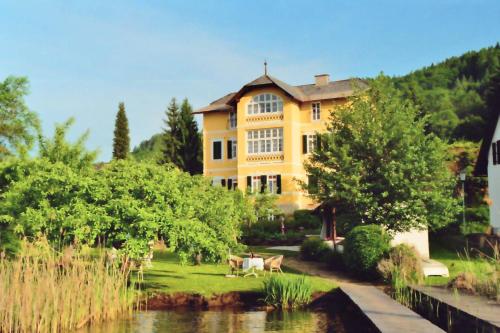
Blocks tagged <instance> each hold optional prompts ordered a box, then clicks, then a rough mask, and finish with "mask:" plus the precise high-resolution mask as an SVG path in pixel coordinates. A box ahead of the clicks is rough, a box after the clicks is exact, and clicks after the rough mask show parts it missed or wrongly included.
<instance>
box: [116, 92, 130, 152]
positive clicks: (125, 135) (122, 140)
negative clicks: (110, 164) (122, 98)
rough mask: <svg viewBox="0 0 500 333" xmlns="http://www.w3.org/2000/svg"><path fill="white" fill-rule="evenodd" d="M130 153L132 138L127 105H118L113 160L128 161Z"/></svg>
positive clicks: (121, 103)
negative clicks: (126, 109) (126, 110)
mask: <svg viewBox="0 0 500 333" xmlns="http://www.w3.org/2000/svg"><path fill="white" fill-rule="evenodd" d="M129 152H130V136H129V129H128V119H127V114H126V113H125V104H124V103H123V102H120V104H118V112H117V113H116V121H115V131H114V137H113V158H114V159H117V160H123V159H126V158H127V156H128V153H129Z"/></svg>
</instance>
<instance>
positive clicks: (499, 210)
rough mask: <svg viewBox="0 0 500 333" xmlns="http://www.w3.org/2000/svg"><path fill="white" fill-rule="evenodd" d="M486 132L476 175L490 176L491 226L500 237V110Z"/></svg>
mask: <svg viewBox="0 0 500 333" xmlns="http://www.w3.org/2000/svg"><path fill="white" fill-rule="evenodd" d="M493 119H494V121H492V122H491V123H490V125H489V127H488V129H487V130H486V132H485V135H484V138H483V141H482V143H481V148H480V150H479V157H478V159H477V162H476V166H475V169H474V174H475V175H476V176H488V193H489V201H490V202H489V205H490V224H491V226H492V231H493V233H494V234H497V235H499V236H500V109H498V110H496V114H495V115H494V117H493Z"/></svg>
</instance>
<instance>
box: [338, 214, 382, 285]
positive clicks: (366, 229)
mask: <svg viewBox="0 0 500 333" xmlns="http://www.w3.org/2000/svg"><path fill="white" fill-rule="evenodd" d="M389 242H390V237H389V235H388V234H387V232H385V231H384V230H383V229H382V228H381V227H380V226H378V225H374V224H372V225H360V226H357V227H355V228H354V229H352V230H351V231H350V232H349V233H348V234H347V236H346V238H345V241H344V261H345V264H346V266H347V267H348V268H349V269H350V270H351V271H353V272H355V273H357V274H360V275H363V276H365V277H372V276H373V275H374V273H375V268H376V267H377V263H378V262H379V261H380V259H382V257H383V256H384V255H385V254H386V253H387V251H389V249H390V245H389Z"/></svg>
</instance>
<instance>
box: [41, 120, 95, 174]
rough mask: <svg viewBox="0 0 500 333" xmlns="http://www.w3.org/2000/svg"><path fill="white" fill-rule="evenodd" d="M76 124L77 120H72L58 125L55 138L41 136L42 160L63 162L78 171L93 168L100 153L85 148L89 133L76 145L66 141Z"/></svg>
mask: <svg viewBox="0 0 500 333" xmlns="http://www.w3.org/2000/svg"><path fill="white" fill-rule="evenodd" d="M74 122H75V119H74V118H70V119H68V120H67V121H66V122H64V123H63V124H56V128H55V131H54V136H53V138H47V137H44V136H42V135H41V134H40V135H39V139H38V142H39V146H40V150H39V156H40V158H43V159H47V160H48V161H49V162H51V163H56V162H62V163H63V164H64V165H66V166H68V167H70V168H72V169H76V170H81V169H89V168H92V166H93V163H94V162H95V159H96V157H97V154H98V151H97V150H94V151H89V150H87V148H86V147H85V142H86V141H87V139H88V136H89V132H88V131H86V132H85V133H84V134H83V135H81V136H80V137H79V138H78V139H77V140H76V142H74V143H71V142H68V141H67V139H66V135H67V133H68V130H69V129H70V128H71V126H72V125H73V123H74Z"/></svg>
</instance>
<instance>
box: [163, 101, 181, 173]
mask: <svg viewBox="0 0 500 333" xmlns="http://www.w3.org/2000/svg"><path fill="white" fill-rule="evenodd" d="M165 116H166V119H165V120H164V123H165V129H164V131H163V141H164V148H163V158H162V160H161V161H160V163H173V164H175V165H176V166H178V167H179V168H181V169H184V165H183V163H182V158H181V157H180V155H179V151H180V147H181V133H182V132H181V128H180V126H181V124H180V113H179V105H178V104H177V101H176V99H175V98H172V100H171V101H170V104H169V105H168V107H167V110H166V111H165Z"/></svg>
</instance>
